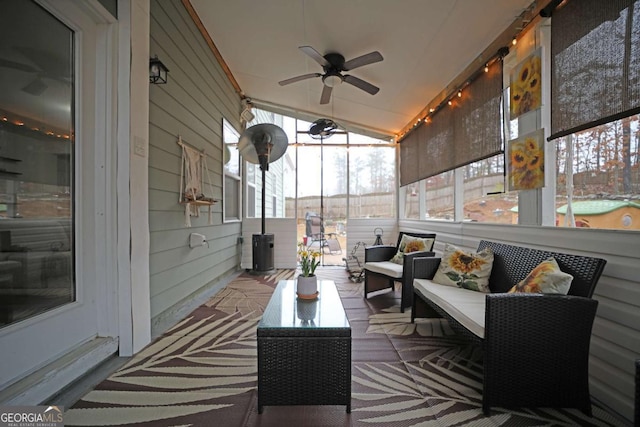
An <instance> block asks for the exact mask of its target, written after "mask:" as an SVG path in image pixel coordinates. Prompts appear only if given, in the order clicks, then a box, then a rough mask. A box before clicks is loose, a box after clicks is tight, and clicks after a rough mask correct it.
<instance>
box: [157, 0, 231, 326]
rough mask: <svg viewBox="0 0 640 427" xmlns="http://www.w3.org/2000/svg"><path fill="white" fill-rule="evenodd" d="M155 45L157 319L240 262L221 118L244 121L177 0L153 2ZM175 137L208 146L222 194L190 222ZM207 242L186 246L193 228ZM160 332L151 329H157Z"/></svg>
mask: <svg viewBox="0 0 640 427" xmlns="http://www.w3.org/2000/svg"><path fill="white" fill-rule="evenodd" d="M150 52H151V55H152V56H153V55H158V58H159V59H160V60H161V61H162V62H163V63H164V64H165V65H166V66H167V68H168V69H169V78H168V83H167V84H165V85H151V86H150V93H149V98H150V106H149V228H150V233H151V235H150V260H149V268H150V280H151V283H150V286H151V316H152V319H151V320H152V325H156V324H157V321H158V319H161V318H163V314H165V313H170V312H171V311H172V310H173V309H174V307H179V306H181V305H183V304H184V303H185V301H187V300H188V299H189V298H190V297H191V296H193V295H197V294H200V293H202V292H203V291H204V290H205V289H207V288H209V287H211V286H213V285H215V284H216V283H218V282H220V281H221V280H223V279H224V278H226V277H228V276H229V275H230V274H233V273H235V272H236V271H237V270H238V269H239V265H240V260H239V245H238V238H239V237H240V235H241V234H240V232H241V224H240V223H229V224H224V223H223V222H222V207H223V204H222V198H223V194H222V177H223V172H222V118H223V117H224V118H226V119H227V120H228V121H229V122H230V123H231V124H232V125H233V126H234V127H236V128H238V129H239V128H240V123H239V116H240V111H241V103H240V98H239V96H238V95H237V94H236V92H235V90H234V88H233V86H232V85H231V83H230V82H229V80H228V79H227V77H226V75H225V74H224V71H223V70H222V68H221V67H220V65H219V64H218V62H217V61H216V59H215V58H214V56H213V54H212V53H211V51H210V49H209V47H208V46H207V44H206V42H205V40H204V39H203V37H202V35H201V34H200V32H199V30H198V28H197V27H196V25H195V24H194V23H193V21H192V19H191V17H190V16H189V14H188V13H187V11H186V9H185V8H184V6H183V5H182V3H181V2H179V1H168V0H152V1H151V29H150ZM178 136H181V137H182V140H183V141H184V142H186V143H188V144H189V145H191V146H194V147H196V148H198V149H201V150H204V151H205V154H206V162H207V167H208V169H209V176H206V175H205V177H204V179H205V187H204V189H203V190H204V193H205V195H207V196H209V197H213V198H215V199H218V200H220V202H218V203H217V204H215V205H213V206H212V209H211V214H212V223H213V224H212V225H209V224H208V216H209V215H208V208H206V207H202V208H201V209H200V211H201V213H200V217H198V218H195V217H192V218H191V223H192V227H191V228H188V227H186V226H185V211H184V206H182V205H180V204H179V203H178V201H179V193H180V171H181V155H182V152H181V147H180V146H179V145H178V144H177V140H178ZM191 233H200V234H204V235H205V236H206V237H207V239H208V242H209V245H208V246H203V247H199V248H194V249H191V248H189V234H191ZM157 332H158V331H154V334H157Z"/></svg>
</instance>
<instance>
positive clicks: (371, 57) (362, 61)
mask: <svg viewBox="0 0 640 427" xmlns="http://www.w3.org/2000/svg"><path fill="white" fill-rule="evenodd" d="M383 59H384V58H383V57H382V55H381V54H380V52H378V51H377V50H376V51H375V52H371V53H367V54H366V55H362V56H359V57H357V58H353V59H351V60H349V61H347V62H345V63H344V66H343V67H342V69H343V70H345V71H350V70H353V69H354V68H358V67H362V66H363V65H368V64H373V63H374V62H380V61H382V60H383Z"/></svg>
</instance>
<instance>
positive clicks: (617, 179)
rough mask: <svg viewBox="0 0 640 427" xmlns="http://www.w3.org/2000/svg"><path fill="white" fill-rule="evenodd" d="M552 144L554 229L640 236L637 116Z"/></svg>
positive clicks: (639, 129)
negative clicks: (625, 232)
mask: <svg viewBox="0 0 640 427" xmlns="http://www.w3.org/2000/svg"><path fill="white" fill-rule="evenodd" d="M555 143H556V149H557V160H556V173H557V176H558V179H557V181H556V206H555V208H556V225H558V226H560V227H588V228H608V229H624V230H640V150H639V148H638V146H639V144H640V115H634V116H631V117H627V118H624V119H621V120H616V121H614V122H611V123H607V124H604V125H600V126H597V127H594V128H591V129H588V130H585V131H582V132H578V133H575V134H572V135H569V136H566V137H563V138H559V139H557V140H556V141H555Z"/></svg>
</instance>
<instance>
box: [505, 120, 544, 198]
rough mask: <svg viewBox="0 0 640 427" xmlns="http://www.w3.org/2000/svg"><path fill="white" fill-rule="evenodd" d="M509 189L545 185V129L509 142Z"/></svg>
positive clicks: (529, 188) (526, 188)
mask: <svg viewBox="0 0 640 427" xmlns="http://www.w3.org/2000/svg"><path fill="white" fill-rule="evenodd" d="M508 155H509V169H508V170H509V190H532V189H534V188H540V187H543V186H544V130H543V129H538V130H537V131H535V132H531V133H528V134H526V135H523V136H521V137H520V138H517V139H514V140H511V141H510V142H509V152H508Z"/></svg>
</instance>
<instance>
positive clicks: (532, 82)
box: [510, 49, 542, 120]
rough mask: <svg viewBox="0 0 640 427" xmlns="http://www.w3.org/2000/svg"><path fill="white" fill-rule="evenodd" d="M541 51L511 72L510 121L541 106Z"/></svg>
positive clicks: (537, 51) (533, 54)
mask: <svg viewBox="0 0 640 427" xmlns="http://www.w3.org/2000/svg"><path fill="white" fill-rule="evenodd" d="M541 56H542V49H537V50H536V51H535V52H533V53H532V54H531V55H529V56H528V57H527V58H526V59H525V60H524V61H522V62H521V63H520V64H518V66H516V67H515V68H514V69H513V70H512V71H511V76H510V77H511V89H510V92H511V101H510V106H511V107H510V110H511V120H513V119H515V118H517V117H519V116H521V115H523V114H525V113H528V112H529V111H533V110H535V109H537V108H540V106H541V105H542V86H541V73H542V60H541Z"/></svg>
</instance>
